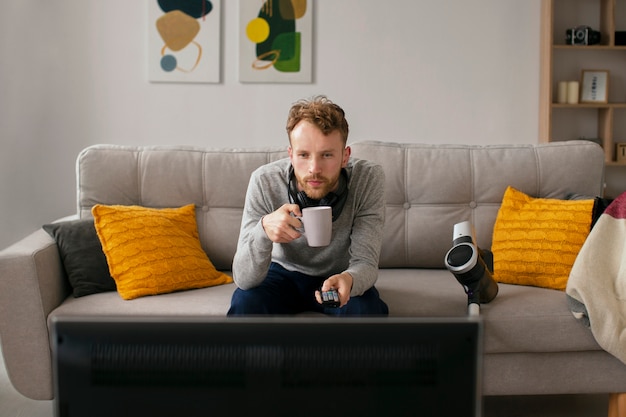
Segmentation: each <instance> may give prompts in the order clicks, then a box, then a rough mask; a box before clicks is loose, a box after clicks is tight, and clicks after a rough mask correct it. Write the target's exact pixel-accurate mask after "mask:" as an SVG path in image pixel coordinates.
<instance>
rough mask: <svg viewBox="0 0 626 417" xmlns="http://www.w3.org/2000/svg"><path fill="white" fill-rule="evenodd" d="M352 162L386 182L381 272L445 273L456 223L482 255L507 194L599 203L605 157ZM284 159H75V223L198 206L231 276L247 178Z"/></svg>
mask: <svg viewBox="0 0 626 417" xmlns="http://www.w3.org/2000/svg"><path fill="white" fill-rule="evenodd" d="M351 147H352V155H353V156H354V157H357V158H363V159H369V160H372V161H376V162H378V163H380V164H381V165H382V166H383V168H384V170H385V174H386V190H385V193H386V200H387V210H386V223H385V234H384V243H383V249H382V254H381V262H380V264H381V267H424V268H433V267H443V257H444V255H445V253H446V251H447V250H448V249H449V248H450V245H451V238H452V228H453V226H454V224H455V223H457V222H460V221H464V220H471V221H472V222H473V223H474V226H475V228H476V234H477V240H478V243H479V245H480V246H481V247H483V248H488V247H490V246H491V234H492V233H493V224H494V221H495V217H496V214H497V212H498V208H499V207H500V201H501V199H502V195H503V194H504V191H505V189H506V187H507V186H508V185H511V186H513V187H515V188H517V189H519V190H521V191H523V192H525V193H527V194H530V195H533V196H536V197H545V198H564V197H565V196H566V195H567V194H568V193H577V194H584V195H589V196H595V195H600V194H601V192H602V186H603V175H604V159H603V158H604V156H603V155H604V154H603V152H602V150H601V148H600V147H599V146H598V145H596V144H594V143H591V142H587V141H574V142H555V143H551V144H542V145H503V146H464V145H422V144H396V143H389V142H360V143H354V144H352V145H351ZM286 156H287V151H286V148H258V149H200V148H193V147H183V146H151V147H147V146H144V147H133V146H117V145H96V146H92V147H89V148H87V149H85V150H83V151H82V152H81V153H80V155H79V156H78V159H77V167H76V169H77V192H78V195H77V200H78V214H79V216H80V217H89V216H91V207H92V206H93V205H95V204H121V205H141V206H146V207H155V208H163V207H178V206H183V205H186V204H190V203H193V204H195V205H196V213H197V220H198V231H199V234H200V239H201V241H202V245H203V248H204V249H205V251H206V252H207V253H208V254H209V257H210V258H211V260H212V261H213V263H214V264H215V266H216V267H217V268H219V269H230V267H231V263H232V258H233V255H234V252H235V249H236V246H237V238H238V235H239V227H240V222H241V216H242V210H243V204H244V199H245V194H246V189H247V186H248V180H249V178H250V174H251V173H252V171H254V170H255V169H256V168H257V167H259V166H261V165H263V164H266V163H268V162H271V161H274V160H277V159H280V158H283V157H286Z"/></svg>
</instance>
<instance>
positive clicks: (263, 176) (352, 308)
mask: <svg viewBox="0 0 626 417" xmlns="http://www.w3.org/2000/svg"><path fill="white" fill-rule="evenodd" d="M287 134H288V136H289V158H285V159H283V160H280V161H276V162H273V163H269V164H267V165H265V166H262V167H260V168H259V169H257V170H256V171H255V172H254V173H253V174H252V176H251V178H250V184H249V186H248V191H247V194H246V202H245V205H244V211H243V218H242V222H241V231H240V235H239V242H238V244H237V252H236V253H235V258H234V260H233V278H234V280H235V283H236V284H237V286H238V287H239V288H237V289H236V290H235V293H234V294H233V297H232V300H231V307H230V310H229V312H228V315H231V316H232V315H244V314H249V315H259V314H296V313H301V312H305V311H315V312H320V313H325V314H329V315H387V314H388V308H387V305H386V304H385V303H384V302H383V301H382V300H381V299H380V297H379V295H378V291H377V290H376V288H375V287H374V283H375V282H376V279H377V278H378V259H379V255H380V248H381V242H382V232H383V223H384V189H383V187H384V173H383V170H382V168H381V167H380V166H379V165H376V164H374V163H371V162H369V161H365V160H358V159H355V158H350V152H351V151H350V147H349V146H347V145H346V144H347V140H348V122H347V121H346V119H345V114H344V111H343V110H342V109H341V107H339V106H338V105H336V104H334V103H333V102H331V101H330V100H328V99H327V98H326V97H323V96H320V97H315V98H313V99H311V100H301V101H299V102H297V103H295V104H294V105H293V106H292V108H291V110H290V111H289V117H288V120H287ZM315 205H330V206H331V207H332V211H333V227H332V229H333V231H332V239H331V243H330V245H328V246H325V247H309V246H308V245H307V241H306V239H305V237H304V236H303V235H302V234H301V232H300V231H299V230H302V229H301V228H302V223H301V222H300V220H299V219H298V218H297V217H299V216H301V215H302V212H301V210H302V209H303V208H304V207H306V206H315ZM329 289H335V290H337V292H338V293H339V300H340V306H339V308H329V307H324V306H322V304H321V296H320V290H322V291H327V290H329Z"/></svg>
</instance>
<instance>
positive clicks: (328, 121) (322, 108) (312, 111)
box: [287, 96, 349, 146]
mask: <svg viewBox="0 0 626 417" xmlns="http://www.w3.org/2000/svg"><path fill="white" fill-rule="evenodd" d="M303 120H306V121H307V122H309V123H312V124H314V125H315V126H317V127H318V128H319V129H320V130H321V131H322V133H324V134H325V135H329V134H331V133H332V132H334V131H335V130H337V131H339V133H340V134H341V138H342V139H343V144H344V146H345V145H346V144H347V142H348V132H349V127H348V121H347V120H346V114H345V112H344V111H343V109H342V108H341V107H339V106H338V105H337V104H335V103H333V102H332V101H330V100H329V99H328V98H327V97H326V96H315V97H313V98H310V99H302V100H298V101H297V102H295V103H294V104H293V106H291V109H290V110H289V116H288V117H287V135H288V136H289V141H291V131H292V130H293V129H294V128H295V127H296V125H297V124H298V123H300V122H301V121H303Z"/></svg>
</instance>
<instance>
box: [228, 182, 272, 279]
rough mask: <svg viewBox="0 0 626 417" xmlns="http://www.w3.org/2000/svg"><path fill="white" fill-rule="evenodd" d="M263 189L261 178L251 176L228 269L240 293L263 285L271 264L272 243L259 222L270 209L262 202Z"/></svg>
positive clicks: (269, 205) (268, 204) (268, 205)
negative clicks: (235, 247) (231, 260)
mask: <svg viewBox="0 0 626 417" xmlns="http://www.w3.org/2000/svg"><path fill="white" fill-rule="evenodd" d="M263 187H264V185H263V184H262V180H261V177H260V176H259V175H258V172H254V173H253V174H252V176H251V177H250V183H249V184H248V191H247V193H246V202H245V205H244V210H243V217H242V219H241V229H240V232H239V240H238V242H237V251H236V253H235V257H234V258H233V268H232V269H233V271H232V272H233V279H234V281H235V284H237V286H238V287H239V288H241V289H244V290H247V289H250V288H253V287H256V286H258V285H260V284H261V283H262V282H263V280H264V279H265V276H266V275H267V271H268V270H269V265H270V262H271V260H272V248H273V242H272V241H271V240H270V239H269V237H267V234H266V233H265V230H264V229H263V225H262V223H261V220H262V219H263V216H265V215H266V214H268V213H270V212H272V211H273V210H274V208H273V207H271V204H270V203H269V202H268V201H266V200H265V199H264V195H263V192H262V191H261V190H263Z"/></svg>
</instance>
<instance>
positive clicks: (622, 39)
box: [615, 30, 626, 45]
mask: <svg viewBox="0 0 626 417" xmlns="http://www.w3.org/2000/svg"><path fill="white" fill-rule="evenodd" d="M615 45H626V30H618V31H615Z"/></svg>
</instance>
